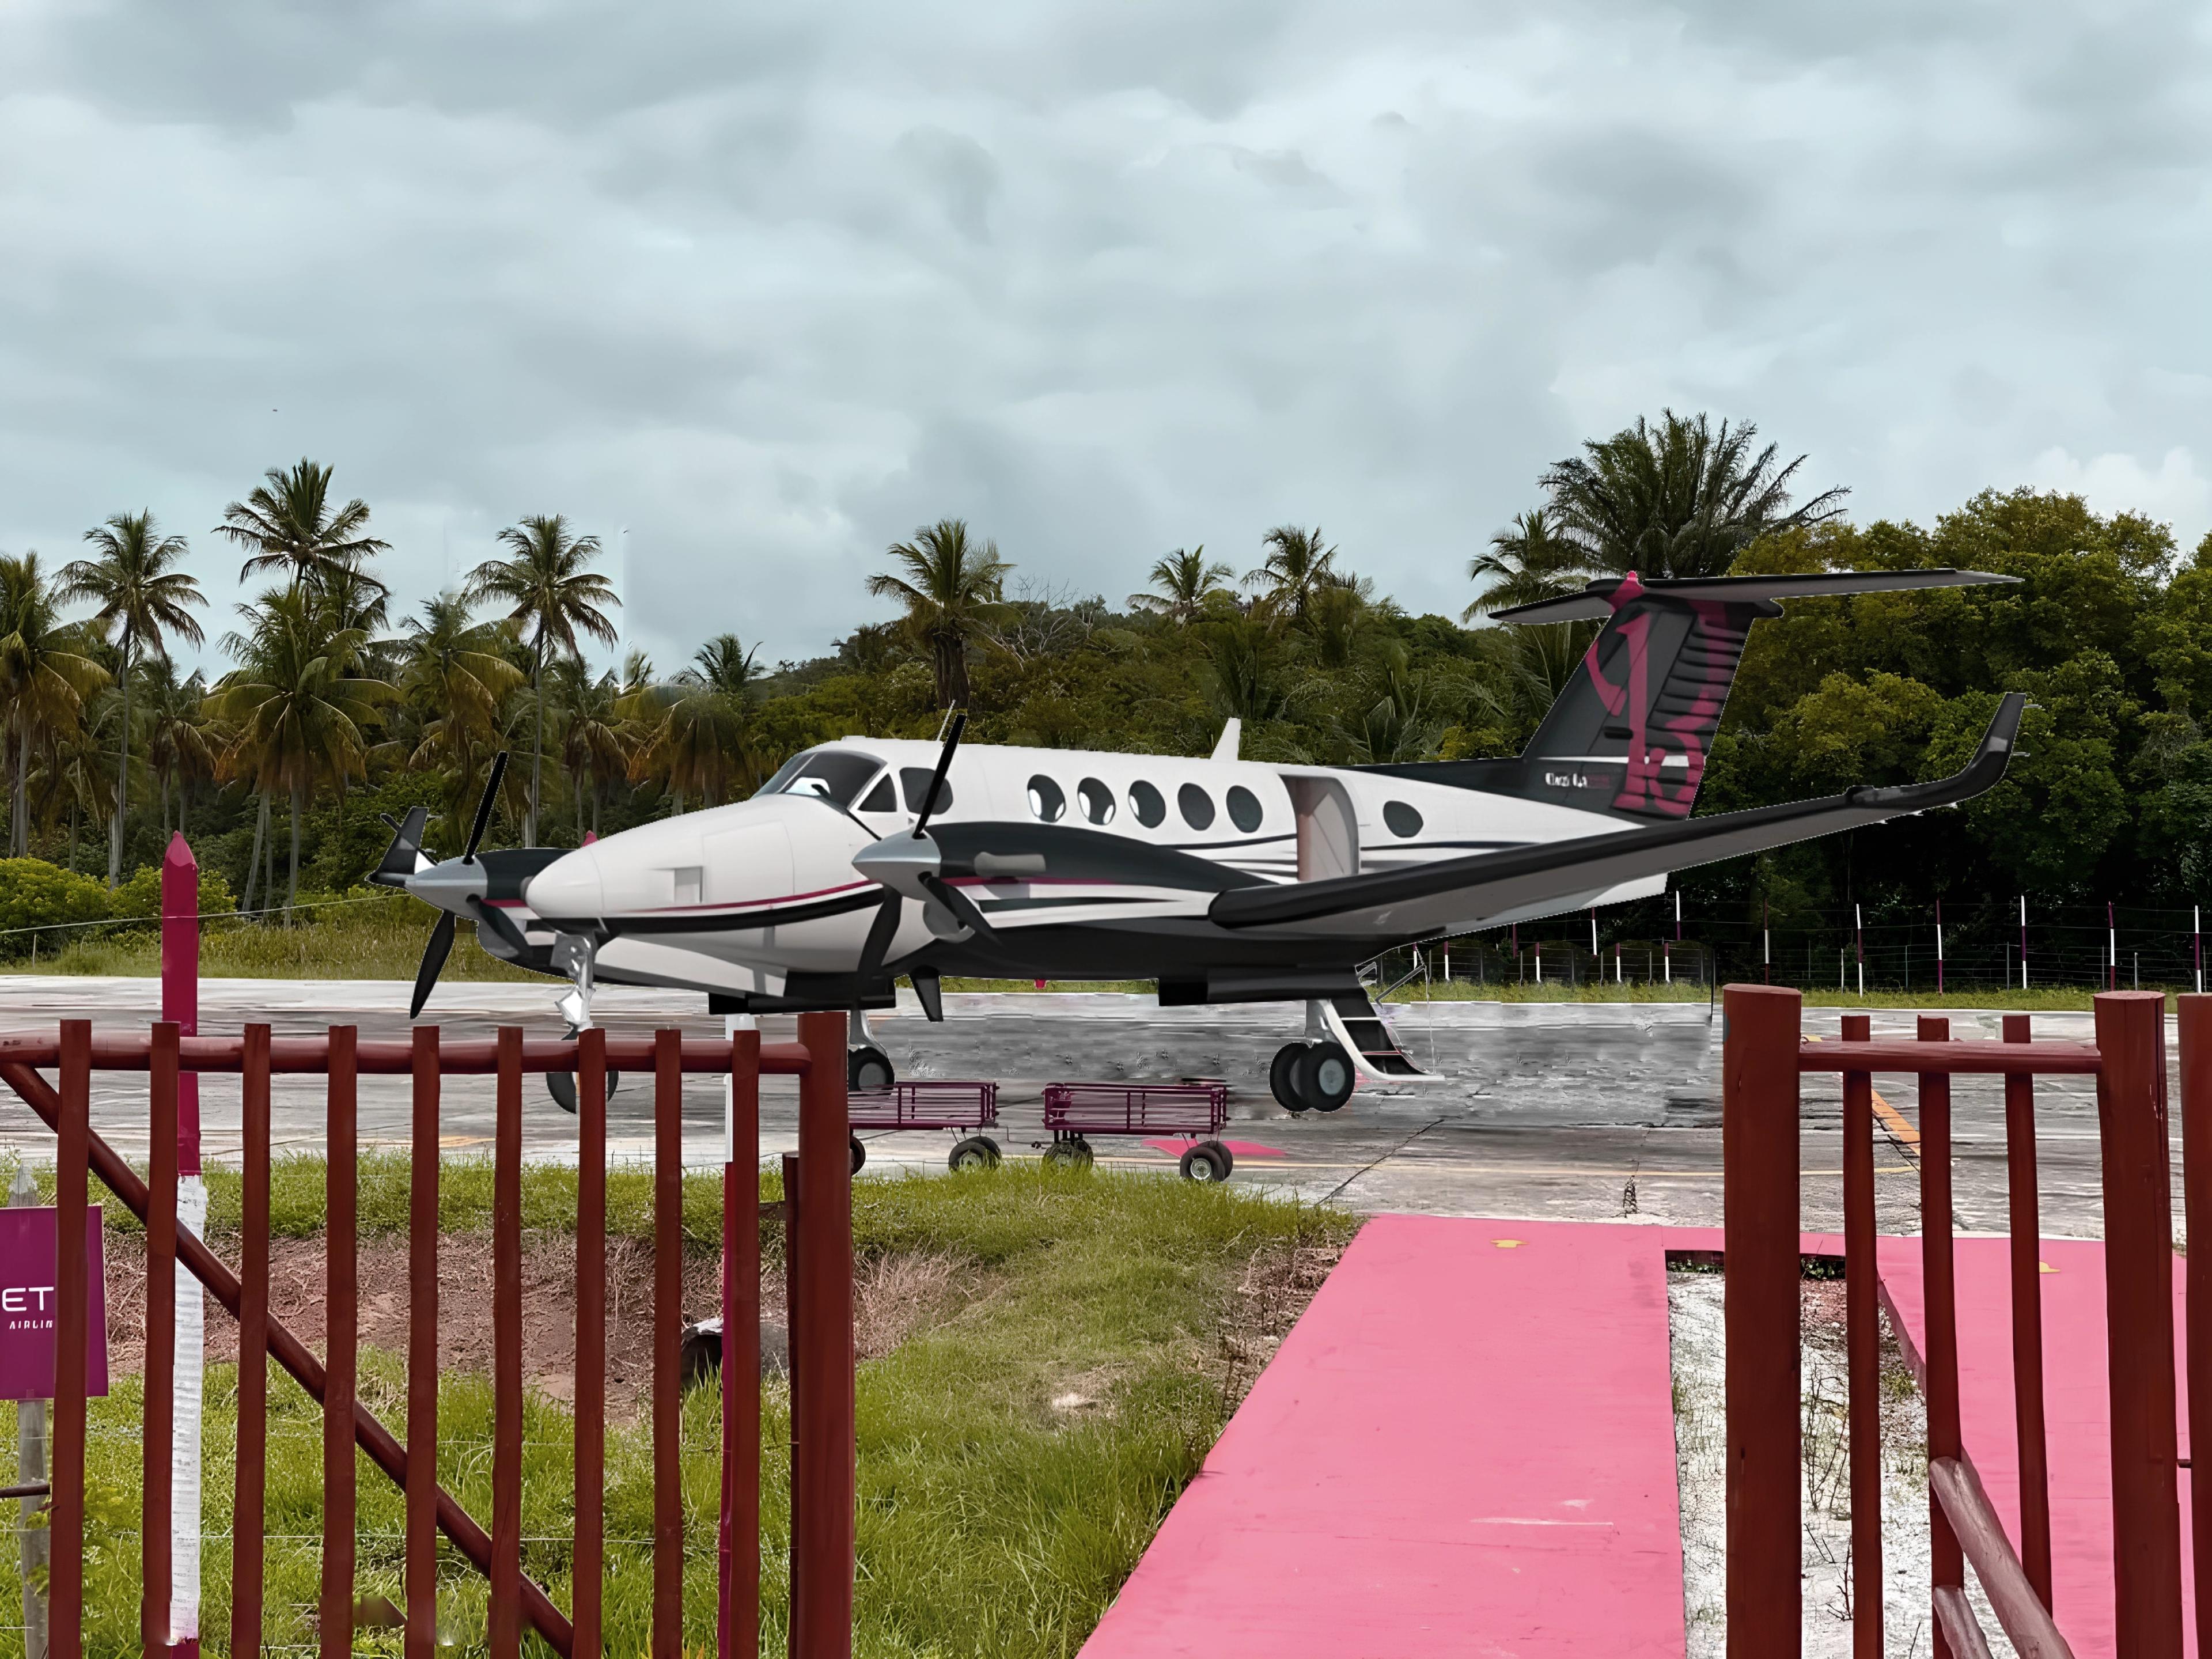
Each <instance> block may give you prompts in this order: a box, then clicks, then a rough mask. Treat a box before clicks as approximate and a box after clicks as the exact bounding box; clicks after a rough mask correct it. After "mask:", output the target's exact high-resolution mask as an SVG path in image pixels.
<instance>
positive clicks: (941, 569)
mask: <svg viewBox="0 0 2212 1659" xmlns="http://www.w3.org/2000/svg"><path fill="white" fill-rule="evenodd" d="M887 551H888V552H889V553H890V556H891V558H892V559H894V560H895V561H896V564H897V568H896V569H893V570H886V571H879V572H878V573H877V574H875V575H872V576H871V577H869V578H868V592H870V593H872V594H873V595H874V596H875V597H876V598H877V599H896V600H897V601H898V602H899V603H900V604H901V605H904V606H905V607H906V626H907V632H908V635H910V636H911V637H912V638H913V640H914V641H915V645H916V646H917V647H919V648H921V649H923V650H926V651H927V652H928V653H929V654H930V660H931V663H932V665H933V666H934V668H935V670H936V673H937V702H938V706H939V708H964V707H966V705H967V702H968V690H969V688H968V643H969V641H971V640H973V639H975V638H978V637H979V636H981V635H983V634H984V633H985V631H986V630H987V629H988V628H989V627H990V625H991V624H992V623H994V622H996V621H998V620H999V619H1000V617H1002V616H1004V615H1005V614H1006V609H1007V607H1006V597H1005V596H1006V573H1007V572H1008V571H1010V570H1012V568H1013V566H1012V565H1011V564H1010V563H1008V562H1006V560H1004V559H1001V558H1000V556H999V544H997V543H996V542H990V541H971V540H970V539H969V535H968V525H967V521H966V520H963V519H939V520H938V521H937V522H936V523H935V524H933V525H924V526H921V528H920V529H918V530H916V531H915V532H914V539H913V540H912V541H910V542H894V543H892V544H891V545H890V548H889V549H888V550H887Z"/></svg>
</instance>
